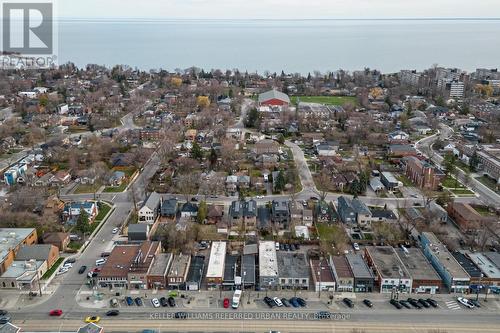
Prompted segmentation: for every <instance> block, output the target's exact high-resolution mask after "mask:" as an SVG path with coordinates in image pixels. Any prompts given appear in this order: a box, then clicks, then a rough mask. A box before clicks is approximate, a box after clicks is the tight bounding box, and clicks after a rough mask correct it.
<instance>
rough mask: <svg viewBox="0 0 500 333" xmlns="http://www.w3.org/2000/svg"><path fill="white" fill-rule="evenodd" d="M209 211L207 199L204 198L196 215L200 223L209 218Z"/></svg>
mask: <svg viewBox="0 0 500 333" xmlns="http://www.w3.org/2000/svg"><path fill="white" fill-rule="evenodd" d="M207 213H208V207H207V203H206V201H205V200H203V201H201V202H200V205H199V206H198V215H197V216H196V219H197V221H198V223H203V221H205V219H206V218H207Z"/></svg>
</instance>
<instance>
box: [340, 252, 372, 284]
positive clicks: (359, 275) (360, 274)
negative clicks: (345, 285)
mask: <svg viewBox="0 0 500 333" xmlns="http://www.w3.org/2000/svg"><path fill="white" fill-rule="evenodd" d="M345 258H346V259H347V262H348V263H349V266H350V267H351V271H352V274H353V275H354V277H355V278H356V279H373V278H374V276H373V273H372V271H371V270H370V269H369V268H368V265H367V264H366V262H365V261H364V260H363V257H362V256H361V255H360V254H347V255H346V256H345Z"/></svg>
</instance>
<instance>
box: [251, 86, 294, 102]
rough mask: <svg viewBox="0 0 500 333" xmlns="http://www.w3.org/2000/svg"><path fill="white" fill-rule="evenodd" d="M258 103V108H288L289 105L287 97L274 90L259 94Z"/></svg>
mask: <svg viewBox="0 0 500 333" xmlns="http://www.w3.org/2000/svg"><path fill="white" fill-rule="evenodd" d="M258 101H259V106H288V105H289V104H290V98H289V97H288V95H287V94H284V93H282V92H281V91H278V90H276V89H273V90H270V91H267V92H265V93H262V94H260V95H259V99H258Z"/></svg>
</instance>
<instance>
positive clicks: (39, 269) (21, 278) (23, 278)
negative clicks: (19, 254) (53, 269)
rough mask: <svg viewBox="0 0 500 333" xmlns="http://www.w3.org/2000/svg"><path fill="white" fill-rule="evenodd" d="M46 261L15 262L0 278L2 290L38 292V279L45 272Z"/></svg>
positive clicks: (46, 267) (46, 268)
mask: <svg viewBox="0 0 500 333" xmlns="http://www.w3.org/2000/svg"><path fill="white" fill-rule="evenodd" d="M47 270H48V266H47V261H46V260H36V259H32V260H15V261H13V262H12V264H11V265H10V266H9V268H7V270H6V271H5V272H4V273H3V274H2V275H1V276H0V287H1V288H2V289H18V290H21V291H26V292H28V291H38V289H39V287H40V285H39V282H40V279H41V278H42V276H43V275H44V274H45V273H46V272H47Z"/></svg>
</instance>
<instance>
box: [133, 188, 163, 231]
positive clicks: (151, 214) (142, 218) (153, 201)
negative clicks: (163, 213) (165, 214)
mask: <svg viewBox="0 0 500 333" xmlns="http://www.w3.org/2000/svg"><path fill="white" fill-rule="evenodd" d="M160 207H161V197H160V195H159V194H158V193H156V192H152V193H151V194H150V195H149V196H148V198H147V199H146V201H145V202H144V204H143V205H142V207H141V208H140V209H139V212H138V215H139V223H147V224H153V223H154V222H155V221H156V219H157V218H158V214H159V212H160Z"/></svg>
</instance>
